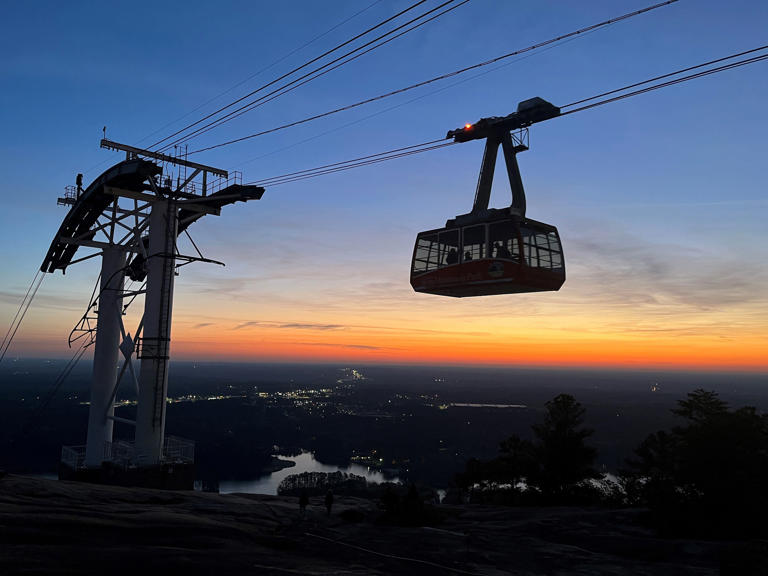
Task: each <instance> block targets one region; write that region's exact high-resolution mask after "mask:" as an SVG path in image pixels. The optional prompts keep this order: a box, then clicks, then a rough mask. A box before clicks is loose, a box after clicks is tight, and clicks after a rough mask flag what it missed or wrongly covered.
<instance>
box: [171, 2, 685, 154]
mask: <svg viewBox="0 0 768 576" xmlns="http://www.w3.org/2000/svg"><path fill="white" fill-rule="evenodd" d="M455 1H456V0H448V2H444V3H443V4H441V5H440V6H438V7H437V8H435V10H438V9H440V8H442V7H443V6H445V5H446V4H450V3H451V2H455ZM669 1H671V2H677V0H669ZM467 2H469V0H462V2H460V3H459V4H455V5H454V6H451V7H450V8H446V9H445V10H443V11H442V12H439V13H438V14H435V15H434V16H432V17H430V18H428V19H426V20H424V21H422V22H419V23H418V24H416V25H414V26H412V27H411V28H408V29H406V30H403V31H402V32H400V33H399V34H396V35H395V36H391V37H390V38H387V39H386V40H384V41H382V42H380V43H379V44H374V45H373V46H371V47H369V48H368V49H367V50H363V51H362V52H357V53H356V54H355V52H356V51H358V50H360V49H361V48H365V47H366V46H369V44H371V43H373V42H376V41H378V40H380V39H381V38H384V37H385V36H387V35H389V34H392V32H395V31H396V30H399V29H400V28H402V27H404V26H407V25H409V24H410V23H412V22H414V21H416V20H418V19H420V18H423V17H424V16H425V15H426V14H429V13H430V12H426V13H425V14H422V15H421V16H419V17H417V18H414V19H413V20H410V21H409V22H406V23H405V24H403V25H402V26H400V27H398V28H395V29H394V30H390V31H389V32H387V33H386V34H383V35H382V36H379V37H378V38H374V39H373V40H372V41H371V42H369V43H368V44H363V45H362V46H360V47H358V48H355V50H353V51H351V52H347V54H345V55H343V56H339V58H337V59H335V60H332V61H331V62H328V63H327V64H324V65H323V66H321V67H319V68H316V69H315V70H313V71H311V72H308V73H307V74H305V75H303V76H300V77H299V78H296V79H295V80H292V81H291V82H288V83H287V84H285V85H283V86H281V87H280V88H276V89H275V90H273V91H272V92H269V93H268V94H265V95H264V96H261V97H260V98H258V99H256V100H254V101H253V102H251V103H249V104H244V105H243V106H241V107H240V108H238V109H237V110H233V111H232V112H230V113H228V114H227V115H225V116H222V117H221V118H219V119H217V120H213V121H211V122H209V123H208V124H206V125H205V126H202V127H201V128H198V129H197V130H195V131H194V132H190V133H189V134H187V135H185V136H182V137H181V138H179V139H178V140H176V141H175V142H174V143H179V142H187V141H189V140H191V139H192V138H196V137H197V136H200V135H201V134H205V133H206V132H210V131H211V130H213V129H215V128H218V127H219V126H221V125H222V124H225V123H227V122H230V121H232V120H234V119H235V118H239V117H240V116H242V115H243V114H246V113H247V112H250V111H251V110H254V109H256V108H259V107H260V106H263V105H264V104H266V103H268V102H271V101H272V100H274V99H276V98H279V97H280V96H283V95H284V94H287V93H289V92H292V91H293V90H295V89H296V88H298V87H300V86H303V85H305V84H308V83H309V82H311V81H312V80H316V79H317V78H320V77H321V76H325V75H326V74H328V73H329V72H332V71H333V70H336V69H337V68H341V67H342V66H344V65H345V64H349V63H350V62H352V61H353V60H356V59H358V58H360V57H361V56H363V55H365V54H368V53H369V52H372V51H373V50H376V49H377V48H380V47H382V46H384V45H385V44H388V43H389V42H392V41H393V40H395V39H397V38H400V37H401V36H404V35H405V34H407V33H408V32H411V31H413V30H416V29H417V28H420V27H421V26H424V25H425V24H427V23H428V22H431V21H432V20H435V19H436V18H439V17H440V16H442V15H443V14H447V13H448V12H451V11H453V10H455V9H456V8H458V7H460V6H463V5H464V4H466V3H467ZM350 55H351V56H350ZM347 56H350V57H349V58H347V59H346V60H344V58H346V57H347ZM332 64H333V66H331V65H332ZM313 74H314V76H313Z"/></svg>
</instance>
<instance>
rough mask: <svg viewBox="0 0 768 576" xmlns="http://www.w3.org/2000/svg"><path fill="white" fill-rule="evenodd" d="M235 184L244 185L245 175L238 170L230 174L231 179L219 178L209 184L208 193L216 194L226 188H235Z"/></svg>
mask: <svg viewBox="0 0 768 576" xmlns="http://www.w3.org/2000/svg"><path fill="white" fill-rule="evenodd" d="M235 184H238V185H242V184H243V173H242V172H240V171H238V170H234V171H232V172H230V173H229V177H227V178H218V179H216V180H214V181H212V182H209V183H208V187H207V188H208V189H207V193H208V194H213V193H214V192H218V191H219V190H223V189H224V188H227V187H229V186H233V185H235Z"/></svg>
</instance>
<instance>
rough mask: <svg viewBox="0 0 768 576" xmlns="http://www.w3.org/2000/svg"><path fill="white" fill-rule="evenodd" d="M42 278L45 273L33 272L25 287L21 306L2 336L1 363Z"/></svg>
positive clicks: (0, 346)
mask: <svg viewBox="0 0 768 576" xmlns="http://www.w3.org/2000/svg"><path fill="white" fill-rule="evenodd" d="M44 278H45V273H44V272H41V271H40V270H38V271H37V274H35V277H34V279H33V280H32V284H30V285H29V288H28V289H27V293H26V294H24V299H23V300H22V301H21V306H19V309H18V311H17V312H16V316H14V317H13V321H12V322H11V326H10V327H9V328H8V332H7V333H6V334H5V338H3V343H2V345H0V363H2V361H3V359H4V358H5V355H6V353H7V352H8V348H10V347H11V343H12V342H13V338H14V336H16V332H17V331H18V330H19V326H21V323H22V321H23V320H24V316H26V315H27V311H28V310H29V307H30V306H31V305H32V300H34V299H35V295H36V294H37V291H38V290H39V289H40V285H41V284H42V283H43V279H44Z"/></svg>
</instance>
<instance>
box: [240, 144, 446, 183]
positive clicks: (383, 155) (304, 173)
mask: <svg viewBox="0 0 768 576" xmlns="http://www.w3.org/2000/svg"><path fill="white" fill-rule="evenodd" d="M445 140H446V139H445V138H440V139H439V140H432V141H430V142H422V143H421V144H413V145H411V146H404V147H402V148H395V149H394V150H387V151H385V152H379V153H377V154H369V155H368V156H360V157H359V158H352V159H351V160H345V161H342V162H334V163H332V164H325V165H323V166H316V167H314V168H308V169H306V170H298V171H296V172H289V173H288V174H281V175H279V176H273V177H272V178H268V179H265V180H259V181H256V182H251V183H249V184H254V185H257V186H278V185H280V184H287V183H288V182H295V181H296V180H304V179H306V178H314V177H315V176H322V175H325V174H332V173H334V172H341V171H344V170H349V169H350V168H357V167H359V166H368V165H370V164H377V163H379V162H384V161H386V160H393V159H395V158H402V157H404V156H411V155H413V154H420V153H421V152H427V151H429V150H437V149H438V148H445V147H446V146H452V145H453V144H455V142H446V141H445ZM438 142H442V144H438Z"/></svg>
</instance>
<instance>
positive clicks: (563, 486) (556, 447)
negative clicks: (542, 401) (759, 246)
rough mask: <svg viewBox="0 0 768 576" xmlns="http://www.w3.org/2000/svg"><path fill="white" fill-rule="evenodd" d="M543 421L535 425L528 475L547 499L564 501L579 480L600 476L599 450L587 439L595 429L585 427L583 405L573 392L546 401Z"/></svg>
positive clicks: (529, 481)
mask: <svg viewBox="0 0 768 576" xmlns="http://www.w3.org/2000/svg"><path fill="white" fill-rule="evenodd" d="M546 408H547V411H546V414H545V415H544V422H543V423H542V424H534V426H533V433H534V434H535V436H536V441H535V442H534V444H533V458H532V460H531V467H530V470H529V471H528V475H527V477H526V479H527V482H528V484H530V485H531V486H534V487H536V488H538V489H539V490H540V491H541V493H542V495H543V496H544V497H545V498H546V499H550V500H554V501H562V500H563V499H564V498H566V497H567V496H568V493H569V491H570V490H572V489H573V488H574V487H575V486H576V485H577V484H578V483H580V482H582V481H583V480H586V479H588V478H595V477H597V476H598V474H597V472H596V471H595V469H594V468H593V463H594V461H595V457H596V456H597V451H596V450H595V449H594V448H592V447H591V446H588V445H587V444H586V443H585V440H586V439H587V438H589V437H590V436H591V435H592V432H593V431H592V430H591V429H589V428H584V427H583V423H584V412H585V410H584V408H583V407H582V405H581V404H579V403H578V402H577V401H576V399H575V398H574V397H573V396H571V395H570V394H560V395H559V396H556V397H555V398H554V399H552V400H550V401H549V402H547V403H546Z"/></svg>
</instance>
